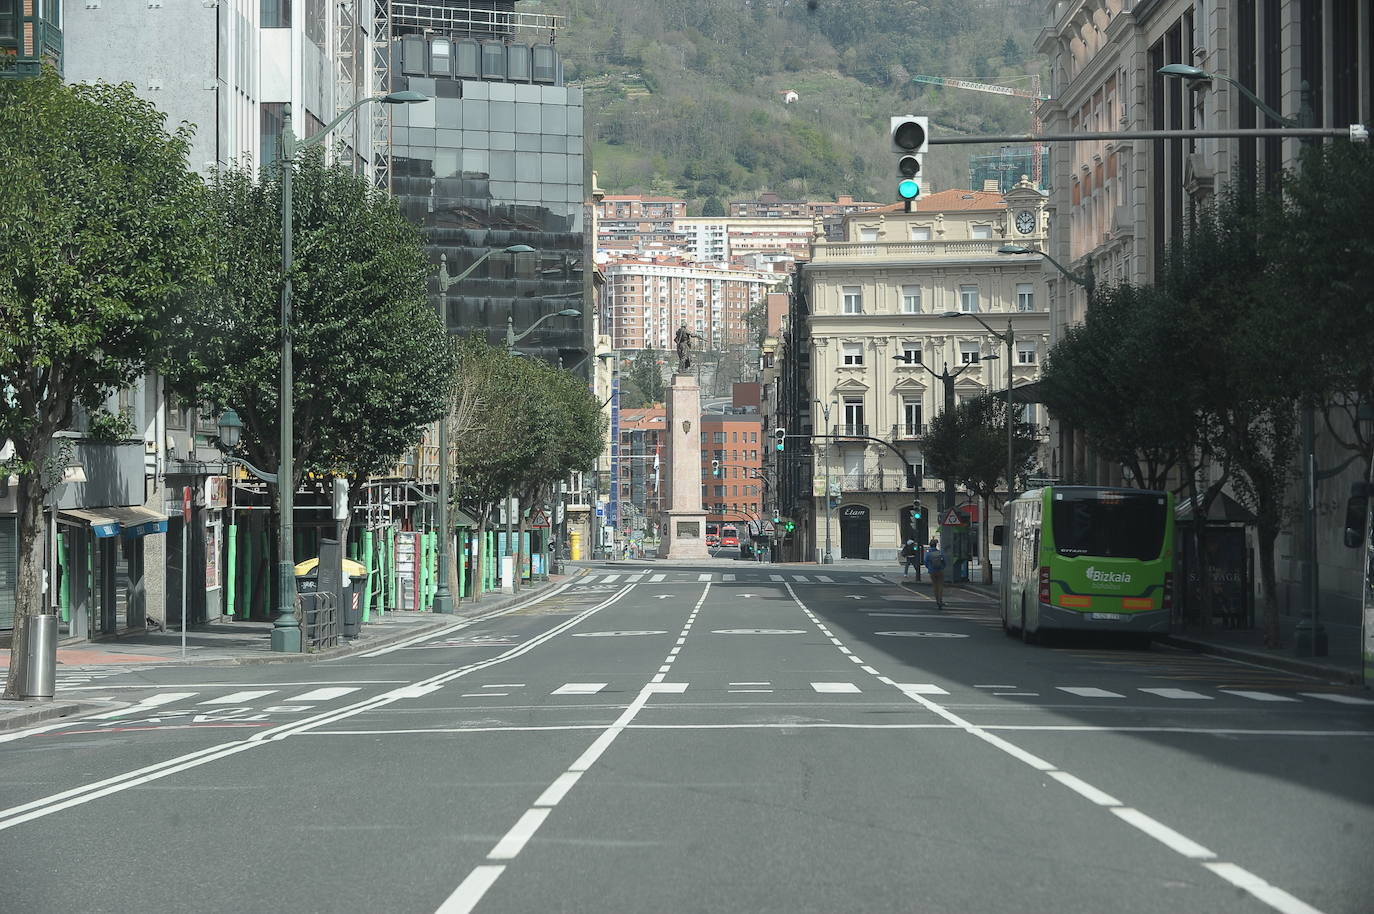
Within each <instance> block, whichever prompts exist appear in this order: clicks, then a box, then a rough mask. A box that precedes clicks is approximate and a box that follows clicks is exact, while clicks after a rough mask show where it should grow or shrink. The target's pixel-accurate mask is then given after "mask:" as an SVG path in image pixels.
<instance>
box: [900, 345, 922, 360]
mask: <svg viewBox="0 0 1374 914" xmlns="http://www.w3.org/2000/svg"><path fill="white" fill-rule="evenodd" d="M902 361H903V362H905V363H906V364H908V365H920V364H921V362H922V358H921V344H920V343H903V344H902Z"/></svg>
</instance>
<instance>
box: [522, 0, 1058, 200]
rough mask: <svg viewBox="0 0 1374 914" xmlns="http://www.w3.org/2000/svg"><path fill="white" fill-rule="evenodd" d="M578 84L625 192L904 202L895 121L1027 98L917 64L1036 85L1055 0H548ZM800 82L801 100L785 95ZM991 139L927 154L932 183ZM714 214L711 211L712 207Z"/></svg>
mask: <svg viewBox="0 0 1374 914" xmlns="http://www.w3.org/2000/svg"><path fill="white" fill-rule="evenodd" d="M521 7H522V9H523V10H525V11H528V12H549V13H556V14H560V15H564V16H566V17H568V25H567V28H566V29H564V30H563V31H562V32H560V34H559V36H558V41H559V50H560V53H561V54H562V57H563V60H564V65H565V68H566V75H567V80H568V82H569V83H570V84H575V85H581V86H583V87H584V88H585V89H586V91H587V109H588V112H589V117H590V120H591V122H592V137H593V163H594V167H595V168H596V169H597V171H598V172H599V174H600V181H601V185H602V186H603V187H605V188H607V189H608V190H610V191H612V192H614V193H653V194H663V195H673V196H682V197H686V198H688V199H689V200H691V206H692V208H691V211H692V212H693V213H700V212H702V210H703V208H705V207H707V205H708V201H711V207H710V208H711V209H714V207H715V204H716V201H728V200H731V199H749V198H753V197H755V196H757V194H758V193H760V192H762V191H773V192H776V193H778V194H780V195H782V196H783V197H784V198H789V199H796V198H799V197H808V198H812V199H823V198H830V199H833V198H834V197H835V195H837V194H845V193H849V194H854V195H856V196H857V197H859V198H862V199H872V200H878V201H888V200H895V199H896V197H895V195H894V187H895V182H894V180H893V179H892V175H891V172H892V168H893V166H892V157H891V155H890V154H889V153H888V149H887V119H888V116H889V115H893V114H927V115H929V116H930V117H931V119H932V132H933V133H935V132H942V133H947V134H949V133H960V134H978V133H1014V132H1025V131H1027V130H1029V127H1030V113H1029V109H1028V107H1027V105H1026V102H1025V100H1024V99H1020V98H1015V97H1007V96H1001V95H995V94H985V93H980V92H971V91H966V90H953V89H942V88H939V87H936V86H930V85H927V84H923V83H919V82H915V81H913V79H912V77H913V76H915V75H917V74H924V75H934V76H957V77H963V78H973V79H979V80H983V81H988V80H996V81H998V82H1001V83H1003V84H1007V85H1013V86H1016V87H1019V88H1024V89H1028V88H1029V86H1030V79H1029V75H1030V74H1032V73H1036V72H1039V71H1040V67H1041V64H1042V62H1041V60H1040V58H1039V57H1038V56H1037V55H1036V54H1035V53H1034V50H1033V48H1032V47H1031V44H1032V41H1033V37H1034V35H1035V34H1036V33H1037V32H1038V30H1039V28H1040V26H1041V23H1040V18H1041V16H1042V14H1043V4H1040V3H1037V2H1029V0H1008V2H997V3H993V2H988V0H654V2H652V3H645V2H642V0H540V2H526V3H522V4H521ZM789 92H794V93H796V96H797V97H796V100H795V101H792V102H790V103H788V102H786V101H785V99H786V98H787V97H788V96H787V93H789ZM994 151H995V148H988V147H982V146H959V147H948V146H946V147H940V148H937V149H934V150H933V151H932V152H931V153H930V154H929V155H928V156H927V157H926V171H927V175H928V178H929V180H930V182H931V184H932V185H933V188H932V189H940V188H949V187H963V186H966V185H967V184H968V158H969V156H970V155H973V154H976V153H988V152H994ZM708 211H709V210H708Z"/></svg>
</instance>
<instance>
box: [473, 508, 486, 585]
mask: <svg viewBox="0 0 1374 914" xmlns="http://www.w3.org/2000/svg"><path fill="white" fill-rule="evenodd" d="M486 573H487V514H486V512H483V513H482V514H481V515H479V516H478V518H477V561H475V562H473V563H472V580H473V582H474V584H473V588H472V602H474V603H476V602H477V601H479V600H481V599H482V582H483V581H484V580H486Z"/></svg>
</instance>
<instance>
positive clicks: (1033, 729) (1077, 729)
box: [301, 677, 1374, 773]
mask: <svg viewBox="0 0 1374 914" xmlns="http://www.w3.org/2000/svg"><path fill="white" fill-rule="evenodd" d="M659 682H662V680H660V679H658V678H657V677H655V678H654V679H653V680H650V683H651V684H653V683H659ZM663 684H664V685H680V683H663ZM727 691H729V692H736V691H738V692H752V691H759V692H771V691H772V690H771V689H757V690H755V689H728V690H727ZM716 706H718V707H723V706H724V705H723V704H718V705H716ZM807 727H815V728H819V729H826V728H840V729H846V730H964V731H965V732H967V728H966V727H965V726H963V725H960V724H951V723H944V724H831V723H808V724H801V723H786V724H777V723H772V724H762V723H760V724H629V725H627V726H626V727H625V729H626V730H722V729H723V730H774V729H781V730H787V729H792V728H807ZM601 729H604V728H603V726H602V725H601V724H549V725H539V726H514V725H512V726H489V727H404V728H397V729H395V730H321V731H318V732H315V731H312V732H308V733H303V734H301V735H302V736H391V735H393V734H395V735H412V734H419V733H537V732H540V731H543V730H549V731H558V730H601ZM980 729H982V730H998V731H1001V732H1026V733H1037V732H1073V733H1108V734H1110V733H1181V734H1184V735H1190V736H1274V737H1284V738H1288V737H1294V736H1309V737H1313V738H1316V739H1330V738H1332V737H1347V736H1353V737H1358V738H1360V739H1370V738H1371V737H1374V731H1369V730H1334V731H1332V730H1237V729H1222V730H1209V729H1205V728H1194V727H1110V726H1100V727H1093V726H1074V727H1063V726H1054V725H1047V726H1042V725H1037V724H997V725H991V726H982V727H980ZM988 735H991V734H988ZM1008 745H1010V744H1008ZM999 748H1001V747H1000V746H999ZM1027 755H1029V753H1027ZM1030 757H1031V758H1034V756H1030ZM1037 761H1038V762H1039V763H1040V764H1039V765H1037V766H1036V767H1037V768H1040V770H1042V771H1044V772H1046V773H1049V772H1051V771H1057V770H1058V769H1056V768H1055V767H1054V766H1053V765H1051V764H1049V763H1048V762H1046V761H1044V760H1043V759H1037ZM1041 766H1044V767H1041Z"/></svg>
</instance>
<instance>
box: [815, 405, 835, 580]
mask: <svg viewBox="0 0 1374 914" xmlns="http://www.w3.org/2000/svg"><path fill="white" fill-rule="evenodd" d="M816 405H817V406H819V407H820V408H821V413H822V414H823V415H824V416H825V433H826V434H827V435H829V434H830V407H831V405H832V404H830V403H822V402H821V401H820V400H817V401H816ZM833 405H835V406H838V405H839V404H833ZM822 440H823V441H825V559H824V564H826V565H830V564H833V563H834V561H835V559H834V557H833V556H832V555H831V553H830V439H828V438H824V439H822Z"/></svg>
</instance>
